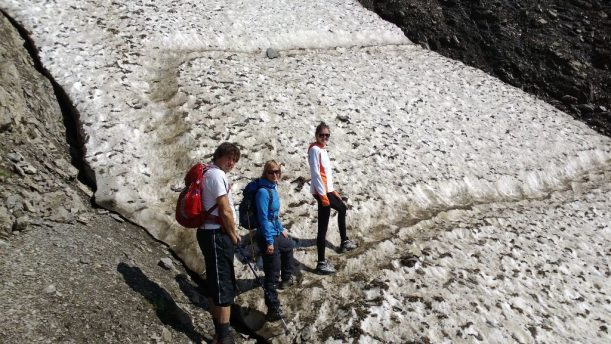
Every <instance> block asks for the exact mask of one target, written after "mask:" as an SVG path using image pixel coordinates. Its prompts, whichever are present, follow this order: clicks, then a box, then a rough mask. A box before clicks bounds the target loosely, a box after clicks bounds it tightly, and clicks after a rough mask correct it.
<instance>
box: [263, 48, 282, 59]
mask: <svg viewBox="0 0 611 344" xmlns="http://www.w3.org/2000/svg"><path fill="white" fill-rule="evenodd" d="M265 55H266V56H267V57H268V58H270V59H275V58H278V57H280V54H279V53H278V51H277V50H276V49H273V48H267V50H266V51H265Z"/></svg>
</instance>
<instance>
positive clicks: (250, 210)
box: [238, 178, 272, 229]
mask: <svg viewBox="0 0 611 344" xmlns="http://www.w3.org/2000/svg"><path fill="white" fill-rule="evenodd" d="M262 187H263V186H262V185H261V183H260V182H259V178H257V179H254V180H252V181H250V182H249V183H248V184H246V186H245V187H244V190H243V191H242V195H243V198H242V202H241V203H240V205H239V206H238V212H239V215H240V218H239V220H240V226H242V227H244V228H246V229H257V228H259V218H258V216H257V207H256V200H255V196H256V195H257V191H258V190H259V189H260V188H262ZM265 189H266V190H267V192H268V193H269V210H270V211H271V209H272V190H270V189H269V188H265Z"/></svg>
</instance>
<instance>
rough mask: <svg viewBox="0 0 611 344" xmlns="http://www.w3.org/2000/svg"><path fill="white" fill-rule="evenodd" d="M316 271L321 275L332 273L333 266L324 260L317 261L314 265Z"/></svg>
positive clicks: (333, 271) (333, 270)
mask: <svg viewBox="0 0 611 344" xmlns="http://www.w3.org/2000/svg"><path fill="white" fill-rule="evenodd" d="M316 273H317V274H321V275H330V274H334V273H335V268H334V267H333V265H331V264H329V263H328V262H327V261H326V260H323V261H322V262H318V264H317V265H316Z"/></svg>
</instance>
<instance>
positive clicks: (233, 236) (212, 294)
mask: <svg viewBox="0 0 611 344" xmlns="http://www.w3.org/2000/svg"><path fill="white" fill-rule="evenodd" d="M239 159H240V149H239V148H238V147H237V146H236V145H235V144H233V143H229V142H224V143H222V144H221V145H220V146H219V147H218V148H217V149H216V150H215V152H214V155H213V158H212V164H211V165H210V167H209V168H208V169H207V170H206V172H205V174H204V177H203V182H202V183H203V186H202V188H203V190H202V191H203V192H202V195H203V200H202V203H203V204H204V209H205V210H206V211H210V209H212V208H214V207H216V208H215V209H214V210H213V211H211V212H210V213H211V215H213V216H212V217H211V218H212V219H211V220H207V221H206V222H204V224H203V225H202V226H200V227H199V228H198V229H197V242H198V244H199V247H200V249H201V251H202V253H203V254H204V261H205V265H206V291H205V292H206V296H207V297H208V306H209V307H210V313H211V314H212V320H213V322H214V328H215V332H216V334H215V338H214V340H213V343H219V344H220V343H223V344H225V343H233V338H232V337H231V335H230V333H229V332H230V329H229V317H230V314H231V305H232V304H233V301H234V298H235V296H236V289H235V272H234V268H233V257H234V253H235V246H236V245H238V244H239V243H240V236H239V235H238V232H237V229H236V224H235V211H234V206H233V196H232V194H231V185H230V183H229V181H228V180H227V175H226V173H228V172H229V171H231V170H232V169H233V167H234V166H235V164H236V163H237V162H238V160H239Z"/></svg>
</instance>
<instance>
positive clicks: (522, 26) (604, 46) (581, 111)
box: [360, 0, 611, 136]
mask: <svg viewBox="0 0 611 344" xmlns="http://www.w3.org/2000/svg"><path fill="white" fill-rule="evenodd" d="M360 2H361V3H362V4H363V5H364V6H365V7H367V8H368V9H370V10H372V11H375V12H376V13H377V14H379V15H380V16H381V17H382V18H384V19H385V20H388V21H390V22H392V23H394V24H396V25H397V26H399V27H400V28H401V29H402V30H403V32H404V33H405V35H406V36H407V37H408V38H409V39H410V40H412V41H413V42H414V43H417V44H420V45H422V46H423V47H425V48H428V49H431V50H434V51H436V52H438V53H440V54H442V55H444V56H447V57H450V58H453V59H457V60H460V61H462V62H464V63H465V64H467V65H470V66H473V67H476V68H479V69H482V70H484V71H485V72H487V73H489V74H491V75H494V76H496V77H498V78H499V79H501V80H503V81H505V82H507V83H509V84H511V85H513V86H515V87H518V88H521V89H523V90H524V91H526V92H529V93H532V94H534V95H536V96H538V97H540V98H541V99H543V100H545V101H546V102H549V103H551V104H552V105H554V106H556V107H557V108H559V109H560V110H562V111H565V112H567V113H569V114H571V115H572V116H574V117H575V118H577V119H579V120H582V121H584V122H585V123H587V124H588V125H589V126H590V127H592V128H594V129H595V130H597V131H598V132H600V133H603V134H605V135H607V136H608V135H611V69H610V68H611V2H609V1H603V0H594V1H588V0H551V1H545V2H541V1H536V0H523V1H502V0H477V1H461V0H360Z"/></svg>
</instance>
